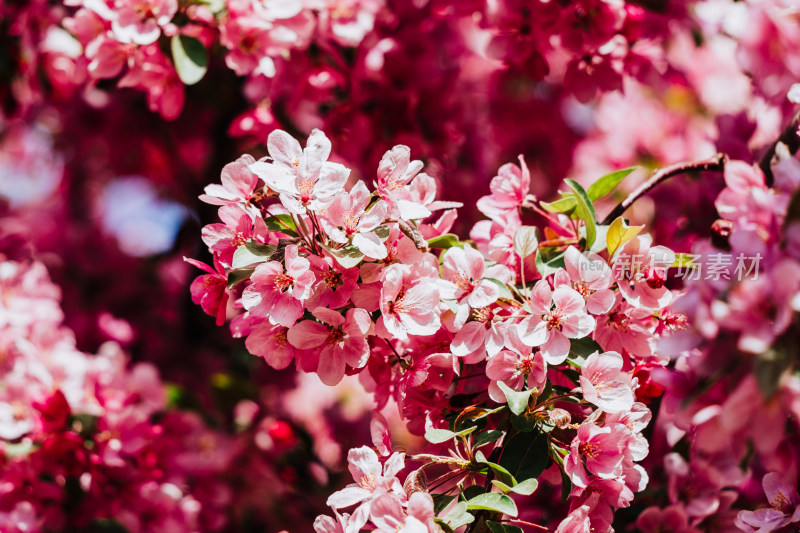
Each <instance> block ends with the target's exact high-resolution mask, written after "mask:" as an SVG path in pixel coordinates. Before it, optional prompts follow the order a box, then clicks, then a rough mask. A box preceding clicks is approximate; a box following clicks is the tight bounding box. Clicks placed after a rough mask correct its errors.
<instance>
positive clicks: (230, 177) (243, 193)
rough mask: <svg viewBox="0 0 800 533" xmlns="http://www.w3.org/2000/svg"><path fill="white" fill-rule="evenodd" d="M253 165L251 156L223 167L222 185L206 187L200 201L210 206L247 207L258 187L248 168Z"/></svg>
mask: <svg viewBox="0 0 800 533" xmlns="http://www.w3.org/2000/svg"><path fill="white" fill-rule="evenodd" d="M253 163H255V159H253V157H252V156H250V155H243V156H242V157H240V158H239V159H237V160H236V161H234V162H233V163H228V164H227V165H225V166H224V167H223V169H222V176H221V178H222V185H220V184H217V183H213V184H211V185H207V186H206V188H205V194H201V195H200V199H201V200H202V201H204V202H205V203H207V204H211V205H230V204H242V205H247V204H248V203H249V202H250V200H251V199H252V198H253V193H254V192H255V190H256V186H257V185H258V177H257V176H256V175H255V174H253V172H252V171H251V170H250V168H249V166H250V165H251V164H253Z"/></svg>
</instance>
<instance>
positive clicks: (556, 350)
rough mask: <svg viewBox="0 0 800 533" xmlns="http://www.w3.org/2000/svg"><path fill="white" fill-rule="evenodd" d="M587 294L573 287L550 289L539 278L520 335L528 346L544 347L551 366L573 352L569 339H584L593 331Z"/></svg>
mask: <svg viewBox="0 0 800 533" xmlns="http://www.w3.org/2000/svg"><path fill="white" fill-rule="evenodd" d="M584 304H585V302H584V300H583V296H581V295H580V293H578V292H577V291H575V290H574V289H571V288H569V287H556V289H555V290H552V289H551V288H550V283H548V282H547V280H543V279H542V280H539V281H537V282H536V284H535V285H534V286H533V289H532V290H531V295H530V307H531V314H530V315H528V316H526V317H525V318H524V319H523V320H522V322H520V323H519V326H518V328H519V337H520V339H521V340H522V342H523V343H525V344H526V345H527V346H540V347H541V348H540V349H541V352H542V355H543V356H544V358H545V361H547V363H548V364H551V365H559V364H561V363H563V362H564V360H565V359H566V358H567V355H568V354H569V339H580V338H582V337H585V336H586V335H588V334H589V333H591V332H592V330H593V329H594V326H595V321H594V318H592V317H591V316H589V315H587V314H586V311H585V310H584Z"/></svg>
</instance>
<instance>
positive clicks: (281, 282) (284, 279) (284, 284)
mask: <svg viewBox="0 0 800 533" xmlns="http://www.w3.org/2000/svg"><path fill="white" fill-rule="evenodd" d="M293 284H294V278H293V277H292V276H290V275H289V274H285V273H281V274H278V275H277V276H275V282H274V287H275V290H276V291H278V292H283V291H285V290H287V289H289V288H291V286H292V285H293Z"/></svg>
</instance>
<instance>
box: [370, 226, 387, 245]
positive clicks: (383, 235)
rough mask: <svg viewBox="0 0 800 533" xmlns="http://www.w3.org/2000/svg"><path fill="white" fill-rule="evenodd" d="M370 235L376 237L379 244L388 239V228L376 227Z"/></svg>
mask: <svg viewBox="0 0 800 533" xmlns="http://www.w3.org/2000/svg"><path fill="white" fill-rule="evenodd" d="M372 233H374V234H375V235H377V236H378V238H379V239H380V240H381V242H385V241H386V239H388V238H389V226H378V227H377V228H375V229H374V230H372Z"/></svg>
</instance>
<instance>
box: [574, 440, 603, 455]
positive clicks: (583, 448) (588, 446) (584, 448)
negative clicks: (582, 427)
mask: <svg viewBox="0 0 800 533" xmlns="http://www.w3.org/2000/svg"><path fill="white" fill-rule="evenodd" d="M578 452H579V453H580V454H581V455H583V456H584V457H588V458H589V459H594V458H595V457H597V456H598V455H600V446H598V445H597V444H594V443H591V442H582V443H581V444H580V446H578Z"/></svg>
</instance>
